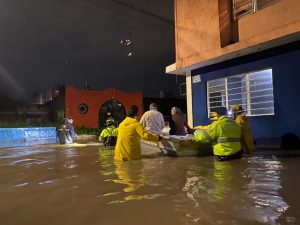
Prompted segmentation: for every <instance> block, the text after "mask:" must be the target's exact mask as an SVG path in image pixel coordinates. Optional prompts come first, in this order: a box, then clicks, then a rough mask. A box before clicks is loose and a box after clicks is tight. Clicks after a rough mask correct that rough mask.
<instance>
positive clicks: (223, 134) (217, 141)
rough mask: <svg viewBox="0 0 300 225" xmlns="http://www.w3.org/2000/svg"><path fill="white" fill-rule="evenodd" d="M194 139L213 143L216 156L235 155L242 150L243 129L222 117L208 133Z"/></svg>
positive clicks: (213, 124)
mask: <svg viewBox="0 0 300 225" xmlns="http://www.w3.org/2000/svg"><path fill="white" fill-rule="evenodd" d="M194 139H195V140H196V141H203V142H212V144H213V150H214V155H220V156H228V155H233V154H235V153H237V152H238V151H240V150H241V127H240V126H239V125H238V124H237V123H236V122H235V121H233V120H232V119H229V118H227V117H226V116H221V117H220V118H219V120H218V121H216V122H213V123H212V124H211V126H210V128H209V129H208V130H207V131H202V132H200V133H198V134H196V135H195V137H194Z"/></svg>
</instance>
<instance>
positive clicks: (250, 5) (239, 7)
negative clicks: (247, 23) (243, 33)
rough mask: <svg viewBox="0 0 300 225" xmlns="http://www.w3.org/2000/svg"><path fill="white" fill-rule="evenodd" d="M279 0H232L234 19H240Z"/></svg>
mask: <svg viewBox="0 0 300 225" xmlns="http://www.w3.org/2000/svg"><path fill="white" fill-rule="evenodd" d="M277 1H279V0H232V7H233V19H234V20H238V19H240V18H242V17H244V16H247V15H249V14H252V13H255V12H256V11H258V10H261V9H263V8H265V7H268V6H269V5H271V4H273V3H275V2H277Z"/></svg>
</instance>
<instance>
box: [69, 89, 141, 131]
mask: <svg viewBox="0 0 300 225" xmlns="http://www.w3.org/2000/svg"><path fill="white" fill-rule="evenodd" d="M132 105H137V106H138V107H139V110H140V113H139V115H142V106H143V95H142V92H135V93H125V92H122V91H120V90H117V89H115V88H108V89H105V90H102V91H94V90H83V89H77V88H74V87H72V86H67V87H66V93H65V115H66V116H72V117H73V119H74V125H75V127H81V126H84V127H89V128H98V127H104V126H105V121H106V119H107V117H108V116H111V117H113V118H114V119H115V122H116V124H118V123H119V122H121V121H122V120H123V119H124V118H125V117H126V112H128V111H129V109H130V107H131V106H132Z"/></svg>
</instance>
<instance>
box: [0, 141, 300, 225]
mask: <svg viewBox="0 0 300 225" xmlns="http://www.w3.org/2000/svg"><path fill="white" fill-rule="evenodd" d="M299 171H300V158H299V157H289V158H287V157H285V158H277V157H276V156H274V155H273V156H272V155H270V156H254V157H250V158H244V159H241V160H234V161H231V162H218V161H215V160H214V158H213V157H181V158H179V157H178V158H171V157H156V158H145V159H143V160H138V161H128V162H114V161H113V152H112V150H100V146H99V145H97V144H87V145H84V144H77V145H70V146H66V145H65V146H60V145H40V146H29V147H28V146H27V147H26V146H25V147H12V148H2V149H0V200H1V201H0V224H1V225H79V224H80V225H81V224H82V225H83V224H86V225H98V224H103V225H125V224H126V225H127V224H128V225H185V224H188V225H190V224H203V225H210V224H216V225H220V224H226V225H227V224H230V225H235V224H243V225H244V224H245V225H252V224H281V225H285V224H300V213H299V212H300V203H299V201H300V188H299V186H300V181H299V180H300V179H299Z"/></svg>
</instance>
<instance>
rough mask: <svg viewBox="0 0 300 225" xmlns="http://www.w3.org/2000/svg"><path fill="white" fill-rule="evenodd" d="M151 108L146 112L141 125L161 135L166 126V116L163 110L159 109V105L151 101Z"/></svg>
mask: <svg viewBox="0 0 300 225" xmlns="http://www.w3.org/2000/svg"><path fill="white" fill-rule="evenodd" d="M149 108H150V110H149V111H147V112H145V113H144V114H143V116H142V118H141V120H140V123H141V125H142V126H143V127H144V128H145V129H146V130H148V131H150V132H153V133H155V134H158V135H160V134H161V133H162V130H163V128H164V124H165V122H164V117H163V115H162V113H161V112H159V111H157V105H156V104H155V103H151V104H150V106H149Z"/></svg>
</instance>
